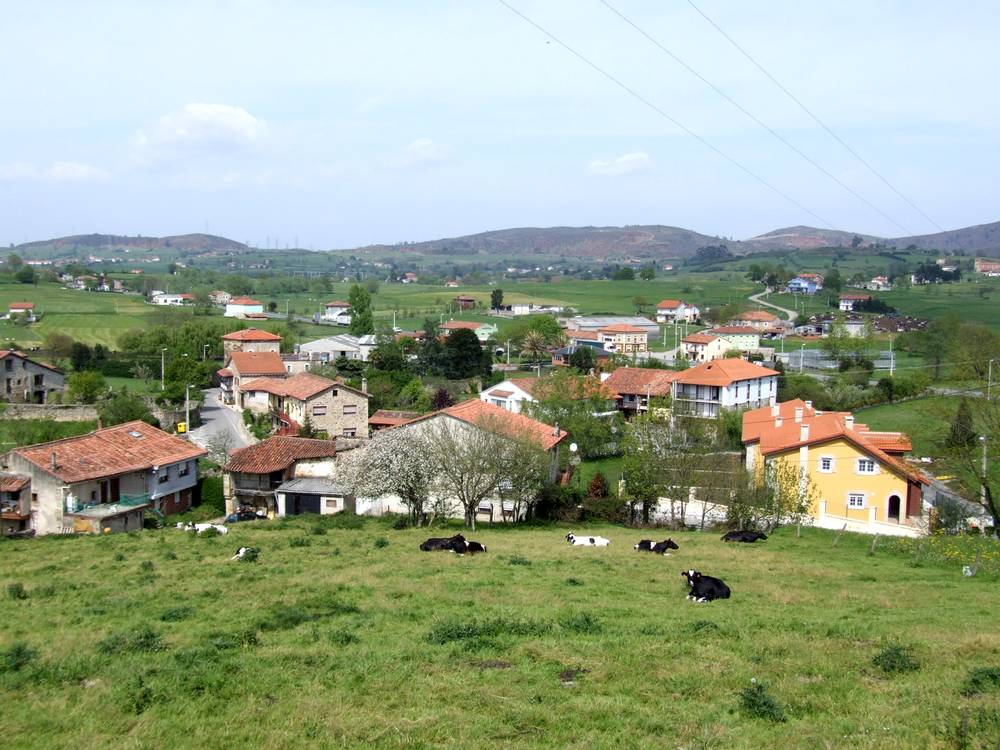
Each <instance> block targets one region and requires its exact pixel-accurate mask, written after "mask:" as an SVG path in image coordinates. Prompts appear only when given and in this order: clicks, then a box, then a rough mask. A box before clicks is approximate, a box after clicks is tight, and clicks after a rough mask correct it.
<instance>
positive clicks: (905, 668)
mask: <svg viewBox="0 0 1000 750" xmlns="http://www.w3.org/2000/svg"><path fill="white" fill-rule="evenodd" d="M872 664H873V665H875V666H876V667H878V668H879V669H881V670H882V671H883V672H884V673H885V674H890V675H891V674H902V673H904V672H916V671H917V670H918V669H920V662H918V661H917V660H916V659H914V658H913V654H912V649H911V648H910V647H909V646H900V645H898V644H894V645H892V646H886V647H885V648H883V649H882V650H881V651H879V652H878V653H877V654H875V657H874V658H873V659H872Z"/></svg>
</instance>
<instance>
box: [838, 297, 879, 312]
mask: <svg viewBox="0 0 1000 750" xmlns="http://www.w3.org/2000/svg"><path fill="white" fill-rule="evenodd" d="M871 299H872V296H871V295H870V294H841V295H840V310H841V312H854V308H855V307H856V306H860V305H859V303H863V302H871Z"/></svg>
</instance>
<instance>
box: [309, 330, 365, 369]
mask: <svg viewBox="0 0 1000 750" xmlns="http://www.w3.org/2000/svg"><path fill="white" fill-rule="evenodd" d="M376 345H377V342H376V339H375V336H372V335H367V336H351V335H350V334H347V333H343V334H338V335H337V336H326V337H325V338H321V339H316V340H315V341H310V342H308V343H306V344H299V346H298V352H299V354H302V355H306V356H308V357H309V359H310V360H311V361H313V362H333V361H334V360H336V359H339V358H341V357H344V358H346V359H356V360H360V361H361V362H367V361H368V357H369V356H371V353H372V350H374V349H375V347H376Z"/></svg>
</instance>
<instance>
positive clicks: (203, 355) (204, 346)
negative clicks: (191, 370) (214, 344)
mask: <svg viewBox="0 0 1000 750" xmlns="http://www.w3.org/2000/svg"><path fill="white" fill-rule="evenodd" d="M210 346H211V344H202V345H201V359H202V361H206V362H207V361H208V347H210Z"/></svg>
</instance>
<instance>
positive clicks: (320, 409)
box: [312, 404, 326, 417]
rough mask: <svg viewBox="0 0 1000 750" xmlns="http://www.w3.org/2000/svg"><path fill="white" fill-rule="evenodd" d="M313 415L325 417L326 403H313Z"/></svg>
mask: <svg viewBox="0 0 1000 750" xmlns="http://www.w3.org/2000/svg"><path fill="white" fill-rule="evenodd" d="M312 415H313V416H314V417H325V416H326V404H313V407H312Z"/></svg>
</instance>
